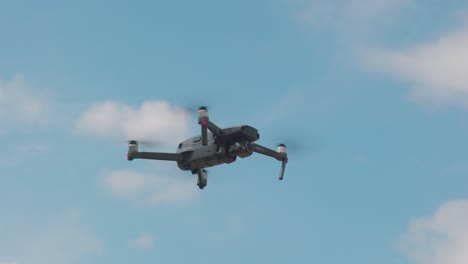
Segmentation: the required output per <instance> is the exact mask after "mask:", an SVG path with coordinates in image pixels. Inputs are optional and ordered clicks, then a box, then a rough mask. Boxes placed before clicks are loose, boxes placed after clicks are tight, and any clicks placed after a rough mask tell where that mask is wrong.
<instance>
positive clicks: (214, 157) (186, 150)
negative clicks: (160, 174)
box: [176, 125, 260, 173]
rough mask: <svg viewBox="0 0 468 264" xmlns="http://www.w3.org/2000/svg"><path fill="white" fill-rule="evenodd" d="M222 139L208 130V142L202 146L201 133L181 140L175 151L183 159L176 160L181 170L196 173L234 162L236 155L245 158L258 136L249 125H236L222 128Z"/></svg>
mask: <svg viewBox="0 0 468 264" xmlns="http://www.w3.org/2000/svg"><path fill="white" fill-rule="evenodd" d="M222 130H223V132H224V137H223V138H222V140H220V139H219V138H217V137H216V136H215V135H214V134H213V133H211V132H208V142H207V143H208V144H207V145H206V146H203V144H202V137H201V135H199V136H195V137H191V138H189V139H187V140H185V141H183V142H181V143H180V144H179V146H178V148H177V151H176V153H178V154H182V155H183V156H184V159H183V160H181V161H177V165H178V167H179V168H180V169H181V170H190V171H192V173H196V171H197V170H198V169H203V168H207V167H213V166H216V165H220V164H229V163H231V162H234V161H235V160H236V159H237V157H241V158H245V157H248V156H250V155H251V154H252V153H253V150H252V145H251V143H253V142H255V141H256V140H258V139H259V138H260V135H259V134H258V131H257V129H255V128H253V127H251V126H247V125H244V126H236V127H229V128H224V129H222Z"/></svg>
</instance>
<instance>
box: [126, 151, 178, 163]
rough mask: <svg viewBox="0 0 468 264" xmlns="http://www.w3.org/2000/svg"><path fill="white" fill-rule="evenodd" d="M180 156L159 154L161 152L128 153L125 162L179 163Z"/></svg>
mask: <svg viewBox="0 0 468 264" xmlns="http://www.w3.org/2000/svg"><path fill="white" fill-rule="evenodd" d="M183 158H184V157H183V156H182V154H178V153H161V152H138V151H134V152H128V154H127V160H133V159H150V160H169V161H181V160H183Z"/></svg>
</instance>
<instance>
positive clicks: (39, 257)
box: [0, 211, 103, 264]
mask: <svg viewBox="0 0 468 264" xmlns="http://www.w3.org/2000/svg"><path fill="white" fill-rule="evenodd" d="M0 221H1V224H2V226H3V227H4V228H5V227H6V226H5V225H8V229H6V228H5V230H2V238H1V239H0V257H2V258H4V259H5V261H8V262H4V263H17V264H63V263H70V264H74V263H83V262H86V261H85V260H86V259H87V258H88V257H93V256H98V255H99V254H101V252H102V251H103V246H102V243H101V241H100V240H99V239H98V238H97V237H96V236H95V235H94V234H93V232H92V231H90V229H89V227H88V226H87V224H86V222H85V221H84V219H83V217H82V216H81V215H80V213H78V212H77V211H69V212H66V213H64V214H60V215H57V216H54V217H52V218H50V219H38V218H35V219H34V220H31V219H27V218H25V219H20V220H18V222H19V223H21V224H17V223H16V222H10V223H9V222H5V220H3V221H2V220H0ZM2 261H3V260H2ZM0 263H2V262H1V261H0Z"/></svg>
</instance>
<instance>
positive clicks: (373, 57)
mask: <svg viewBox="0 0 468 264" xmlns="http://www.w3.org/2000/svg"><path fill="white" fill-rule="evenodd" d="M368 66H369V68H372V69H377V70H379V71H383V72H386V73H390V74H392V75H394V76H396V77H397V78H399V79H401V80H404V81H407V82H409V83H411V84H412V85H413V90H412V94H411V96H412V98H413V99H416V100H422V101H430V102H433V103H437V104H456V105H462V106H465V107H466V106H468V27H466V28H462V29H460V30H457V31H454V32H451V33H449V34H446V35H445V36H443V37H440V38H439V39H436V40H434V41H431V42H428V43H423V44H420V45H418V46H416V47H413V48H411V49H407V50H399V51H398V50H397V51H378V52H373V53H371V54H370V55H369V58H368Z"/></svg>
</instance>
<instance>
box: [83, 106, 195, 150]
mask: <svg viewBox="0 0 468 264" xmlns="http://www.w3.org/2000/svg"><path fill="white" fill-rule="evenodd" d="M190 121H193V120H192V117H191V115H190V113H188V112H187V111H185V110H184V109H183V108H181V107H174V106H171V105H169V104H168V103H166V102H163V101H149V102H144V103H143V104H142V105H141V107H140V108H139V109H133V108H131V107H130V106H127V105H124V104H121V103H118V102H113V101H107V102H102V103H97V104H94V105H92V106H91V107H90V108H89V109H88V110H87V111H86V112H85V113H84V114H83V115H82V116H81V117H80V119H79V120H78V122H77V125H76V128H77V131H78V132H79V133H82V134H87V135H92V136H98V137H104V138H109V137H111V138H114V139H135V140H154V141H156V142H158V143H165V144H172V143H174V144H175V143H178V142H179V141H181V140H182V139H184V137H185V136H186V134H187V132H188V125H189V122H190Z"/></svg>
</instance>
